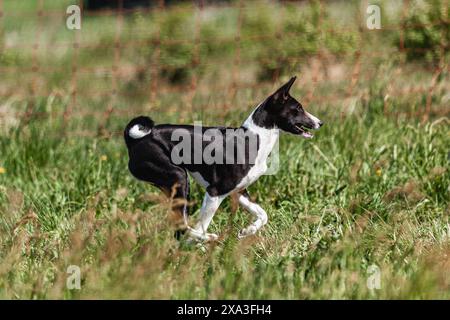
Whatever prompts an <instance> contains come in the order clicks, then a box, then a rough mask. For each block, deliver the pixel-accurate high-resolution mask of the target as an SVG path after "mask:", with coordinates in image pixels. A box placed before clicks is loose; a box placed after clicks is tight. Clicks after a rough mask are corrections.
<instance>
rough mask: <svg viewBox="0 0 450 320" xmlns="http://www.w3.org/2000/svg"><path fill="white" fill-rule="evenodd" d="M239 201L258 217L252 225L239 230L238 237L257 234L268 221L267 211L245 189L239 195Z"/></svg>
mask: <svg viewBox="0 0 450 320" xmlns="http://www.w3.org/2000/svg"><path fill="white" fill-rule="evenodd" d="M239 203H240V204H241V205H242V206H243V207H244V209H246V210H247V211H248V212H250V213H251V214H252V215H253V216H254V217H255V218H256V219H255V221H254V222H253V223H252V224H251V225H249V226H248V227H247V228H245V229H242V230H241V231H240V232H239V234H238V238H239V239H242V238H245V237H247V236H250V235H253V234H255V233H256V232H257V231H258V230H259V229H261V227H262V226H264V225H265V224H266V223H267V213H266V211H264V209H263V208H261V207H260V206H259V205H258V204H256V203H254V202H252V201H251V200H250V196H249V195H248V193H247V191H244V193H243V194H241V195H240V196H239Z"/></svg>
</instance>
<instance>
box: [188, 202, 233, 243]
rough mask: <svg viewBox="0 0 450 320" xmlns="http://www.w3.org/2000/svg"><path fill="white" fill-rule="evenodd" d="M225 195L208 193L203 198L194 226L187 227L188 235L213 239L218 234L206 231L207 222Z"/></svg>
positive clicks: (207, 239) (202, 239) (208, 222)
mask: <svg viewBox="0 0 450 320" xmlns="http://www.w3.org/2000/svg"><path fill="white" fill-rule="evenodd" d="M225 197H226V196H210V195H209V194H208V193H206V194H205V197H204V198H203V203H202V208H201V209H200V217H199V220H198V222H197V224H196V225H195V228H190V229H189V235H190V236H191V237H192V238H194V239H197V240H201V241H214V240H217V238H218V236H217V235H216V234H214V233H207V232H206V231H207V230H208V227H209V224H210V223H211V220H212V218H213V217H214V214H215V213H216V211H217V209H218V208H219V206H220V203H221V202H222V201H223V199H225Z"/></svg>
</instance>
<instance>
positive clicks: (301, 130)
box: [295, 125, 314, 139]
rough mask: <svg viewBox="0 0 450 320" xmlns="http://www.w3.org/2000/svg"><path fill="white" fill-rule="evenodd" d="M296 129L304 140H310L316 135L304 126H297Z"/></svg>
mask: <svg viewBox="0 0 450 320" xmlns="http://www.w3.org/2000/svg"><path fill="white" fill-rule="evenodd" d="M295 128H296V129H297V132H298V134H300V135H302V136H303V138H307V139H310V138H312V137H314V135H313V134H312V133H311V132H309V131H308V129H306V128H305V127H303V126H297V125H296V126H295Z"/></svg>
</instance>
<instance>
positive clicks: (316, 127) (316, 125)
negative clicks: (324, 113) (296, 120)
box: [305, 111, 322, 129]
mask: <svg viewBox="0 0 450 320" xmlns="http://www.w3.org/2000/svg"><path fill="white" fill-rule="evenodd" d="M305 112H306V111H305ZM306 115H307V116H308V117H309V118H310V119H311V120H312V121H313V122H314V129H319V128H320V124H321V122H322V121H320V120H319V119H318V118H316V117H315V116H313V115H312V114H311V113H309V112H306Z"/></svg>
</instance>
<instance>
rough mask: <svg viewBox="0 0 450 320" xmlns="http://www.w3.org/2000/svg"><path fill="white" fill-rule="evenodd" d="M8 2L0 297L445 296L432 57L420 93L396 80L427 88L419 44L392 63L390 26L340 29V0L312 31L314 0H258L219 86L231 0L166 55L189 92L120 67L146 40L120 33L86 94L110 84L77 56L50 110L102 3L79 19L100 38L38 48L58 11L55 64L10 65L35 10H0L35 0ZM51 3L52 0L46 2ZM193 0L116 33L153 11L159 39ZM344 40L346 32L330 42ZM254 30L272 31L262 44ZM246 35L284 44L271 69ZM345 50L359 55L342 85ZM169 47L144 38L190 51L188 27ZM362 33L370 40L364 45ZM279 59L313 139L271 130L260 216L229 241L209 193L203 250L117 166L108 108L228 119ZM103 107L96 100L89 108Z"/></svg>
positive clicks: (129, 113)
mask: <svg viewBox="0 0 450 320" xmlns="http://www.w3.org/2000/svg"><path fill="white" fill-rule="evenodd" d="M16 2H17V1H14V2H13V1H5V7H4V12H5V15H4V17H3V18H2V19H3V21H0V22H1V23H3V24H2V29H1V30H2V32H0V39H2V42H1V44H0V67H2V68H4V67H7V69H5V72H4V73H3V74H2V82H1V84H0V92H1V97H0V298H5V299H28V298H31V299H45V298H46V299H50V298H65V299H80V298H88V299H89V298H147V299H148V298H175V299H177V298H193V299H200V298H205V299H215V298H225V299H232V298H242V299H263V298H267V299H277V298H278V299H325V298H332V299H383V298H388V299H393V298H401V299H418V298H422V299H430V298H437V299H449V298H450V276H449V272H448V270H449V269H450V246H449V244H450V241H449V239H450V223H449V219H450V204H449V200H450V189H449V185H450V172H449V158H448V157H449V154H448V152H449V150H450V143H449V139H448V137H449V133H450V131H449V120H448V115H449V113H448V112H447V113H443V114H442V112H440V111H442V110H444V108H445V107H446V106H447V105H448V86H449V74H448V60H445V59H443V60H442V61H441V63H443V64H444V65H443V66H444V68H443V69H442V70H443V72H442V73H441V75H440V76H439V77H437V78H436V82H435V83H434V88H433V90H432V91H431V92H429V91H428V90H425V91H420V90H419V91H414V90H413V89H417V88H425V89H428V88H430V86H431V84H432V83H433V75H434V70H431V69H430V68H429V66H428V65H427V63H426V61H415V62H414V63H410V62H407V63H405V61H407V60H406V58H405V55H404V53H402V52H398V50H397V48H395V47H394V46H393V45H392V43H394V39H395V36H396V34H395V32H391V31H390V30H387V31H380V32H379V33H364V32H363V33H360V34H359V36H358V37H356V38H355V37H354V35H355V34H357V33H358V30H357V25H356V23H355V21H352V20H351V19H348V16H354V15H355V12H357V11H358V10H359V3H357V2H355V3H351V2H345V3H344V2H340V1H337V2H331V3H330V4H327V5H326V6H324V10H327V11H328V15H325V16H324V19H325V20H324V21H323V22H322V23H323V24H324V25H325V26H333V25H335V24H336V25H339V27H345V28H349V29H351V30H350V31H349V32H348V34H341V35H336V36H331V35H329V34H327V35H324V34H322V33H320V32H317V29H316V26H315V25H314V23H316V22H314V19H313V16H314V14H316V11H315V10H317V6H316V5H317V4H316V3H315V2H312V4H311V6H309V5H308V8H309V9H308V10H304V7H302V6H304V4H303V3H301V4H299V5H298V6H297V5H291V4H289V5H287V6H286V7H279V6H278V5H276V4H271V5H272V6H273V7H271V8H270V9H271V10H272V11H273V10H277V11H279V12H282V14H283V15H284V16H285V17H291V16H295V17H297V19H296V20H289V21H288V19H285V20H281V21H280V20H274V19H273V18H271V15H270V12H269V14H267V12H268V10H269V9H267V8H264V5H261V2H258V3H256V4H254V6H255V7H252V6H250V7H246V8H245V9H244V11H243V15H242V17H243V21H242V28H243V29H242V42H241V53H242V55H241V59H242V60H241V61H240V64H239V65H238V67H239V75H238V79H237V80H238V83H237V84H238V87H237V88H236V90H235V91H234V90H231V89H230V88H233V83H234V82H233V70H232V69H233V68H235V67H236V66H235V61H234V60H233V59H234V55H235V52H236V51H235V50H236V48H235V45H236V43H235V39H234V36H235V34H236V24H237V21H238V13H239V10H238V6H237V5H235V4H233V5H231V7H227V8H223V9H220V8H209V7H207V8H205V11H204V15H203V22H202V29H201V39H202V42H201V43H200V47H199V50H200V51H199V52H200V57H201V59H200V65H198V66H197V67H196V68H192V66H185V67H184V68H185V69H183V70H184V71H183V72H186V73H185V74H184V75H183V77H184V76H186V77H187V78H186V79H190V78H189V77H192V76H193V75H195V76H196V77H197V81H198V82H197V84H196V87H195V94H192V90H191V84H190V82H189V81H188V82H187V84H186V83H184V84H183V83H171V82H170V75H169V77H168V74H167V73H164V72H161V73H157V76H158V78H157V80H158V87H157V92H156V94H155V96H152V95H151V94H150V92H149V88H150V87H151V84H152V81H153V80H154V79H152V78H151V72H150V69H149V70H145V71H143V74H139V72H137V71H136V70H134V69H133V68H134V67H136V68H138V67H142V66H148V67H149V68H150V67H151V65H152V63H154V62H155V61H154V59H155V57H154V56H153V55H154V48H153V47H151V46H149V47H143V46H138V47H133V46H130V47H127V46H125V47H122V48H121V49H120V58H119V66H120V67H125V69H126V70H131V71H129V72H122V73H121V74H120V75H119V76H118V78H117V89H118V90H117V92H118V94H117V96H116V97H112V96H111V95H106V96H95V95H92V94H91V93H92V92H96V91H97V90H111V87H112V75H111V73H106V74H99V73H95V72H91V73H86V72H85V73H83V72H80V73H79V74H78V75H77V79H76V80H77V100H76V105H75V106H74V108H73V109H72V113H71V114H70V116H69V117H68V118H66V119H65V118H64V117H63V115H64V112H65V111H66V110H68V109H70V107H72V100H71V95H70V89H71V84H72V74H71V67H72V61H73V60H72V59H73V57H74V56H75V54H76V55H77V59H78V63H77V66H79V67H83V66H84V67H87V68H92V67H101V68H109V67H111V66H112V65H113V64H114V38H115V32H116V28H115V23H116V20H115V19H116V18H115V17H114V16H109V17H108V16H106V17H93V16H89V17H86V18H85V20H84V22H83V23H84V24H83V28H84V29H83V30H84V31H82V32H81V33H80V39H81V42H82V43H85V44H86V43H91V44H102V45H103V46H102V48H90V47H81V48H79V50H78V51H77V52H75V51H74V50H73V48H71V47H68V48H65V49H64V46H61V47H58V49H55V50H51V48H52V44H54V43H59V44H61V43H63V42H68V43H71V42H72V41H73V40H74V33H72V32H69V31H68V30H66V29H65V28H61V24H62V23H63V20H62V19H60V18H58V17H53V18H50V17H49V18H48V19H45V21H44V28H43V30H44V31H43V32H42V35H41V38H40V41H39V42H40V43H41V44H43V46H42V47H40V48H39V50H38V52H37V55H36V59H37V63H38V64H39V65H40V66H42V67H43V68H45V67H51V68H53V69H54V70H53V71H52V72H48V73H47V72H38V73H32V72H25V71H23V72H22V70H23V68H25V69H27V70H30V69H31V66H32V60H33V59H32V57H33V54H34V53H33V50H32V45H29V46H25V47H19V48H15V47H14V46H12V47H10V48H8V49H4V47H3V44H4V43H9V44H10V45H11V44H20V43H25V44H26V43H28V44H29V43H33V41H32V40H33V37H34V32H35V26H36V23H37V22H36V20H35V19H30V20H29V21H28V22H27V23H23V24H19V23H18V21H17V19H14V17H12V16H11V15H8V12H12V10H16V13H22V14H26V13H35V10H36V7H35V5H34V4H32V1H30V2H29V3H28V2H27V3H28V4H20V5H18V4H16ZM17 3H19V2H17ZM20 3H21V2H20ZM45 3H47V1H45ZM63 3H64V4H65V2H64V1H62V2H60V3H59V4H57V3H56V2H55V4H54V7H53V4H52V9H53V10H57V9H58V8H60V7H61V8H64V5H63ZM382 3H386V2H382ZM391 7H393V8H391ZM343 8H344V9H345V10H337V9H343ZM252 9H254V10H252ZM190 10H191V11H190ZM192 10H194V9H193V8H192V7H189V6H187V7H186V6H184V7H174V8H173V10H172V9H171V8H168V9H166V11H165V13H164V14H162V15H159V16H158V19H152V18H154V16H153V15H152V14H149V15H145V14H136V15H131V16H127V17H126V18H125V19H124V27H123V30H122V33H121V35H120V36H121V37H122V38H123V40H124V41H125V40H127V39H128V40H149V39H152V37H154V36H155V34H156V29H155V27H156V26H162V27H163V29H162V33H163V34H162V35H163V37H166V38H167V39H168V40H177V39H178V40H179V39H192V37H194V35H193V33H192V32H191V31H192V24H193V22H195V20H194V16H195V14H194V13H193V11H192ZM385 10H386V11H387V12H389V21H388V22H389V23H391V24H395V23H398V21H396V20H395V17H396V15H395V12H394V11H396V10H399V8H398V6H396V5H394V4H393V3H390V2H389V6H388V7H386V9H385ZM299 12H301V13H302V15H296V13H299ZM340 12H342V13H340ZM299 17H304V18H305V20H307V21H301V19H300V18H299ZM308 19H309V20H308ZM261 21H263V22H264V21H265V22H264V23H263V22H261ZM288 22H289V23H290V26H291V27H295V28H297V29H295V32H293V34H291V35H290V36H289V37H287V38H285V39H284V40H283V41H281V40H280V41H277V40H275V39H271V40H267V39H265V40H258V37H255V36H261V35H266V34H268V33H276V32H277V30H283V28H286V27H287V26H288V25H289V23H288ZM303 23H304V25H303ZM280 28H281V29H280ZM303 28H306V29H305V30H307V32H306V34H303V35H302V39H303V37H306V38H307V39H308V40H307V42H308V43H309V44H311V46H313V47H315V46H317V45H320V44H321V43H326V46H325V49H326V52H322V53H326V56H325V57H322V59H319V58H318V57H317V56H315V50H314V48H304V47H303V46H301V47H302V48H300V49H295V50H293V51H294V52H291V51H289V50H292V48H290V49H289V50H284V48H285V47H286V46H289V43H290V40H289V39H291V38H292V37H294V38H295V34H296V33H298V32H300V31H301V30H303ZM352 28H354V29H352ZM138 31H139V32H138ZM385 35H387V38H384V36H385ZM252 37H253V38H252ZM311 37H312V38H311ZM345 37H349V39H352V41H349V42H346V43H344V44H343V45H342V46H339V47H336V43H339V42H340V41H341V40H342V39H343V38H345ZM215 38H217V39H219V40H220V39H222V40H224V39H225V40H226V39H228V40H230V39H231V41H228V42H227V41H213V40H214V39H215ZM3 39H5V40H3ZM205 39H209V40H210V41H203V40H205ZM252 39H254V40H252ZM30 41H31V42H30ZM264 41H265V42H264ZM267 41H273V43H269V46H264V44H265V43H267ZM327 45H329V47H327ZM46 46H47V49H44V48H46ZM263 47H266V48H269V49H270V48H278V49H279V50H280V52H282V53H283V54H285V55H292V56H294V57H295V56H297V55H299V56H300V57H297V58H299V59H297V60H295V61H294V62H295V63H293V64H291V65H289V66H284V65H283V68H284V69H283V68H281V69H280V70H281V74H280V77H281V78H280V79H278V80H277V81H276V82H273V81H265V82H264V81H262V78H261V71H264V68H266V67H267V65H266V64H264V63H262V62H261V59H262V58H264V57H269V58H270V59H272V55H273V54H274V53H273V52H270V51H261V48H263ZM355 48H357V49H362V50H363V54H362V56H361V58H360V60H359V63H360V73H359V74H358V75H357V76H358V79H357V81H356V82H355V83H354V85H353V87H352V89H351V90H349V86H350V84H351V82H352V74H353V72H354V70H355V64H356V63H357V61H358V60H357V58H356V56H355V54H354V49H355ZM177 50H179V51H177ZM177 50H174V49H173V46H171V45H167V46H163V47H161V53H162V54H163V55H164V57H163V60H161V61H164V64H168V65H171V64H172V65H173V66H176V67H177V68H178V67H180V68H183V64H185V63H186V62H188V63H190V62H191V61H190V60H191V54H192V52H191V51H192V45H191V44H186V45H185V46H184V45H183V46H181V47H180V48H179V49H177ZM302 50H304V51H302ZM328 50H330V52H328ZM333 50H335V51H333ZM371 50H374V51H376V52H378V53H379V54H377V55H373V56H372V55H370V54H366V53H364V52H368V53H370V52H371ZM303 55H304V56H303ZM282 57H283V59H284V58H286V57H285V56H282ZM446 57H447V56H446ZM287 58H289V57H287ZM291 58H292V57H291ZM283 59H282V60H283ZM288 60H289V59H288ZM289 61H292V60H289ZM445 66H447V68H446V67H445ZM269 67H270V66H269ZM276 67H277V68H278V67H279V66H276ZM262 68H263V69H262ZM271 70H272V69H271ZM158 71H161V70H160V69H158ZM266 71H267V70H266ZM269 71H270V70H269ZM314 72H315V73H316V76H317V79H316V80H314V79H313V76H312V74H313V73H314ZM19 73H20V77H19V76H18V74H19ZM291 74H297V75H298V76H299V79H298V80H297V82H296V84H295V86H294V88H293V95H294V96H295V97H299V99H300V101H302V102H303V103H304V105H305V107H306V109H307V110H309V111H310V112H312V113H313V114H315V115H317V116H318V117H319V118H321V119H322V120H324V122H325V123H326V124H325V126H324V127H323V128H321V129H320V130H319V131H318V132H317V133H316V135H315V137H314V139H312V140H305V139H301V138H298V137H294V136H289V135H283V136H282V138H281V141H280V170H279V171H278V172H277V174H276V175H273V176H264V177H262V178H261V179H259V180H258V181H257V182H256V183H255V184H254V185H252V186H251V187H250V188H249V192H250V194H251V195H252V196H253V197H254V198H255V200H256V201H257V202H258V203H259V204H260V205H261V206H262V207H263V208H265V209H266V211H267V212H268V215H269V222H268V224H267V225H266V226H265V227H264V228H263V229H262V230H261V231H260V232H259V233H258V234H257V235H256V236H254V237H251V238H248V239H245V240H243V241H238V240H237V238H236V235H237V232H238V230H240V229H241V228H242V227H244V226H246V225H247V224H248V223H249V222H250V217H249V215H248V214H247V213H246V212H245V211H243V210H242V209H241V208H238V209H237V211H236V210H235V208H234V206H233V204H232V203H231V201H230V200H226V201H224V203H223V204H222V206H221V207H220V209H219V211H218V213H217V215H216V216H215V217H214V220H213V223H212V225H211V232H215V233H218V234H219V235H220V236H221V237H220V240H219V241H218V242H217V243H213V244H208V245H205V246H204V247H203V248H197V247H190V246H185V245H181V246H180V243H178V242H177V241H176V240H175V239H174V238H173V226H172V225H171V222H170V219H168V217H169V210H168V208H169V203H168V201H167V200H166V199H165V198H163V197H162V195H161V194H160V193H159V191H158V190H156V189H155V188H153V187H150V186H148V185H145V184H143V183H141V182H138V181H136V180H135V179H133V178H132V177H131V175H130V174H129V172H128V169H127V151H126V148H125V145H124V142H123V138H122V136H121V134H122V130H123V127H124V125H125V124H126V123H127V122H128V120H129V119H130V118H131V117H133V116H135V115H137V114H141V113H144V114H148V115H150V116H151V117H152V118H154V119H155V120H156V121H157V122H159V123H162V122H172V123H193V121H195V120H202V121H203V122H204V124H205V125H233V126H238V125H240V124H241V123H242V121H243V120H244V119H245V118H246V117H247V116H248V114H249V113H250V112H251V110H252V109H253V107H254V106H255V105H256V104H257V103H258V102H259V101H260V100H262V99H263V98H264V97H266V96H267V95H268V94H269V93H270V92H271V91H272V90H273V89H274V87H275V86H277V85H279V83H281V82H282V80H284V78H285V77H287V76H289V75H291ZM33 82H35V83H37V86H36V87H35V90H36V91H35V92H34V94H33V93H32V92H31V91H32V90H31V87H32V83H33ZM278 82H279V83H278ZM175 88H176V89H177V90H173V89H175ZM408 92H409V93H408ZM428 99H429V100H431V112H430V114H429V116H430V117H429V119H428V120H427V121H422V120H423V119H421V118H420V119H418V118H415V117H411V116H410V115H409V116H407V115H405V114H404V113H405V112H407V113H410V112H417V111H420V110H424V109H425V108H426V105H427V100H428ZM305 100H306V102H305ZM223 101H226V105H225V106H224V103H223ZM109 106H112V107H114V111H113V112H112V114H110V116H109V117H107V116H106V110H107V108H108V107H109ZM27 111H29V112H27ZM385 111H386V114H385ZM397 112H398V113H400V114H399V115H398V116H397V115H396V114H395V113H397ZM18 114H19V115H21V116H18ZM445 116H447V118H446V117H445ZM191 192H192V205H191V207H190V211H191V213H192V216H191V223H193V222H194V221H195V219H196V217H197V216H198V213H199V209H200V204H201V200H202V197H203V195H204V191H203V190H201V188H200V187H199V186H198V185H195V184H194V183H193V184H192V188H191ZM70 265H77V266H79V267H80V269H81V278H82V281H81V290H69V289H68V288H67V286H66V280H67V278H68V276H69V274H68V273H67V268H68V267H69V266H70ZM373 266H377V267H378V268H379V270H380V272H381V288H380V289H369V288H368V286H367V281H368V278H369V276H370V273H369V270H370V269H371V268H373Z"/></svg>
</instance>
